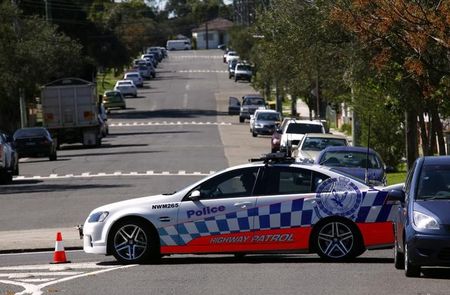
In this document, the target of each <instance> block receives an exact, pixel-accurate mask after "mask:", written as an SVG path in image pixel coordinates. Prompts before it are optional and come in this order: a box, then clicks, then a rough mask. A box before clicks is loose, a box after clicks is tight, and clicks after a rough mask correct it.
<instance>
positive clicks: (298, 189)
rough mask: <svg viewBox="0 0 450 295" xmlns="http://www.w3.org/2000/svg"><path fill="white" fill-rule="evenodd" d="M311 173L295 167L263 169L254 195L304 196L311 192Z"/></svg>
mask: <svg viewBox="0 0 450 295" xmlns="http://www.w3.org/2000/svg"><path fill="white" fill-rule="evenodd" d="M312 181H313V179H312V172H311V171H310V170H307V169H300V168H295V167H283V166H272V167H266V168H265V169H264V175H263V178H262V181H261V187H259V190H257V191H256V192H255V194H256V195H277V194H281V195H283V194H284V195H287V194H306V193H311V192H312V187H313V183H312Z"/></svg>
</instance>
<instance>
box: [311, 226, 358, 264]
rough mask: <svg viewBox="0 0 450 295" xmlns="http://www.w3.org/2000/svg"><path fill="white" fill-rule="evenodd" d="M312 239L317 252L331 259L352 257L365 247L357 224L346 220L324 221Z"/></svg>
mask: <svg viewBox="0 0 450 295" xmlns="http://www.w3.org/2000/svg"><path fill="white" fill-rule="evenodd" d="M312 241H313V243H315V245H314V247H315V250H316V252H317V254H319V256H320V257H322V258H324V259H326V260H331V261H342V260H348V259H352V258H354V257H356V256H357V253H360V249H361V248H363V247H362V244H361V239H360V235H359V232H358V231H357V228H356V226H354V225H353V224H352V223H350V222H348V221H345V220H330V221H328V222H325V223H323V224H322V225H320V226H319V228H318V229H317V230H316V231H315V232H314V234H313V240H312Z"/></svg>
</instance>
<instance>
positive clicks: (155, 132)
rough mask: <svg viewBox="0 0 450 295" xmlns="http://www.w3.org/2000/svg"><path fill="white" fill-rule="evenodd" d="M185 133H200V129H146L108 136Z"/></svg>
mask: <svg viewBox="0 0 450 295" xmlns="http://www.w3.org/2000/svg"><path fill="white" fill-rule="evenodd" d="M183 133H199V132H198V131H148V132H147V131H145V132H126V133H110V134H109V135H108V137H116V136H130V135H152V134H183Z"/></svg>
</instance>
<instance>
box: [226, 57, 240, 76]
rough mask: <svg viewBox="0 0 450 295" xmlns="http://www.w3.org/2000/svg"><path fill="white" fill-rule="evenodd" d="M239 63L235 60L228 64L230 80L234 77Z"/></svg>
mask: <svg viewBox="0 0 450 295" xmlns="http://www.w3.org/2000/svg"><path fill="white" fill-rule="evenodd" d="M237 63H238V61H237V59H233V60H231V61H230V62H229V63H228V78H229V79H231V78H233V77H234V69H235V68H236V64H237Z"/></svg>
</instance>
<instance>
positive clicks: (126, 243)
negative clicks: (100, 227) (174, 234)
mask: <svg viewBox="0 0 450 295" xmlns="http://www.w3.org/2000/svg"><path fill="white" fill-rule="evenodd" d="M108 247H109V249H110V253H112V254H113V256H114V257H115V258H116V259H117V261H119V262H120V263H124V264H134V263H149V262H150V263H155V262H158V260H159V259H160V258H161V255H160V249H159V238H158V235H157V233H156V230H155V229H154V228H153V226H151V225H150V224H149V223H148V222H145V221H143V220H141V219H137V218H132V219H126V220H122V221H119V222H118V223H117V224H115V225H114V227H113V228H112V230H111V233H110V235H109V239H108Z"/></svg>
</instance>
